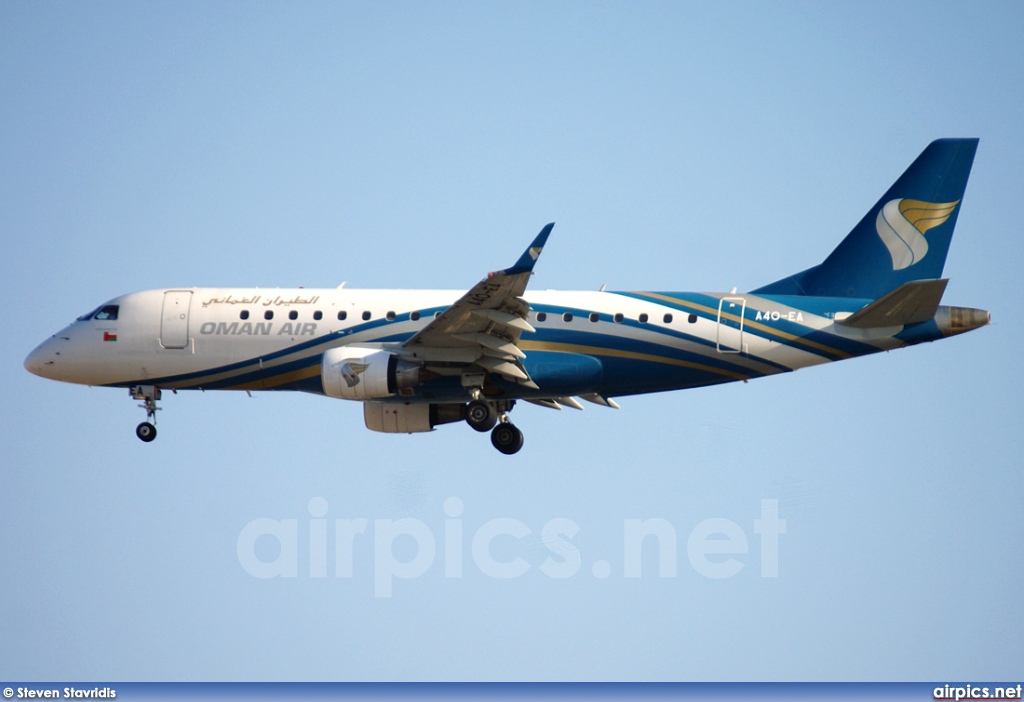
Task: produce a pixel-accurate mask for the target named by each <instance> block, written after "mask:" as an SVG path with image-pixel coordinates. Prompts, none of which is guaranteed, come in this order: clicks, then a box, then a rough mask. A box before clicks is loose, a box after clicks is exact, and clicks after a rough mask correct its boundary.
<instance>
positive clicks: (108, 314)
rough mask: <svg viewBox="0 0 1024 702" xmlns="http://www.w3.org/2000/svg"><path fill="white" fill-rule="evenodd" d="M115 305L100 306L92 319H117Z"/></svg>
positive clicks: (106, 320)
mask: <svg viewBox="0 0 1024 702" xmlns="http://www.w3.org/2000/svg"><path fill="white" fill-rule="evenodd" d="M117 310H118V306H117V305H104V306H103V307H101V308H100V311H99V312H97V313H96V316H95V317H93V319H97V320H100V321H105V322H112V321H114V320H115V319H117Z"/></svg>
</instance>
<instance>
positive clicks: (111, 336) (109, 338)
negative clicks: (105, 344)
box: [103, 332, 117, 341]
mask: <svg viewBox="0 0 1024 702" xmlns="http://www.w3.org/2000/svg"><path fill="white" fill-rule="evenodd" d="M103 340H104V341H117V334H111V333H110V332H103Z"/></svg>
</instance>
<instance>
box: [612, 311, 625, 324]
mask: <svg viewBox="0 0 1024 702" xmlns="http://www.w3.org/2000/svg"><path fill="white" fill-rule="evenodd" d="M613 319H614V320H615V323H616V324H622V321H623V320H624V319H626V318H625V316H623V314H622V313H621V312H616V313H615V317H613Z"/></svg>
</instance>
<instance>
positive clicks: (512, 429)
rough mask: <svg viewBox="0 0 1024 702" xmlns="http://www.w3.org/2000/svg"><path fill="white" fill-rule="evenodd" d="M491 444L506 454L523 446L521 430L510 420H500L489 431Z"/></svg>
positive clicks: (509, 454)
mask: <svg viewBox="0 0 1024 702" xmlns="http://www.w3.org/2000/svg"><path fill="white" fill-rule="evenodd" d="M491 444H492V445H493V446H494V448H496V449H498V450H499V451H501V452H502V453H503V454H505V455H506V456H511V455H512V454H513V453H516V452H517V451H519V449H521V448H522V447H523V432H521V431H519V429H518V428H517V427H516V425H514V424H512V423H511V422H502V423H501V424H499V425H498V426H496V427H494V431H492V432H491Z"/></svg>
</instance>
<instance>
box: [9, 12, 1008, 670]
mask: <svg viewBox="0 0 1024 702" xmlns="http://www.w3.org/2000/svg"><path fill="white" fill-rule="evenodd" d="M1022 31H1024V9H1022V6H1021V5H1020V4H1019V3H1010V2H991V3H848V4H837V3H827V4H826V3H807V4H804V3H775V4H766V3H743V4H739V3H644V4H636V3H612V2H601V3H596V2H595V3H577V2H564V3H555V4H550V3H531V2H524V3H455V2H452V3H444V4H440V5H438V4H433V5H430V4H420V3H392V4H384V5H382V4H366V3H359V4H347V3H294V4H293V3H288V4H285V3H260V4H251V3H245V4H243V3H220V4H217V5H214V6H212V7H207V6H205V5H204V4H200V3H145V4H134V3H107V2H104V3H78V4H67V3H46V2H43V3H5V4H4V5H3V6H2V7H0V124H2V125H3V129H2V130H0V226H2V228H3V234H2V241H3V251H4V255H3V256H2V257H0V271H2V275H0V286H2V287H0V291H2V294H3V295H4V297H5V298H6V299H7V300H8V301H9V303H14V302H17V303H18V304H9V314H8V322H9V324H8V333H7V334H5V335H3V339H2V340H0V349H2V357H3V358H4V359H5V361H6V362H5V363H4V364H3V365H2V368H0V379H2V382H3V385H4V388H5V392H4V393H3V395H2V399H0V403H2V405H0V406H2V407H3V410H4V411H3V416H4V418H5V430H4V433H3V435H4V440H3V441H2V442H0V459H2V465H3V471H2V474H0V476H2V477H0V529H2V533H3V534H4V538H3V539H2V540H0V562H2V564H3V573H4V575H5V577H4V578H2V580H0V626H2V628H3V630H4V631H5V632H6V635H5V636H4V637H3V641H2V642H0V678H3V679H12V680H13V679H56V680H61V679H79V680H96V681H103V680H221V679H226V680H235V679H243V680H244V679H258V680H264V679H266V680H313V679H315V680H406V679H411V680H460V679H474V680H476V679H480V680H492V679H501V680H520V679H524V680H579V679H615V680H717V679H723V680H725V679H728V680H776V679H781V680H789V679H795V680H861V679H866V680H873V679H881V680H932V679H934V680H941V681H949V680H959V679H964V680H967V679H974V680H977V679H982V678H989V679H992V678H995V679H999V678H1007V679H1011V678H1013V676H1015V675H1018V676H1019V674H1020V651H1021V649H1022V647H1024V633H1022V632H1024V605H1022V603H1021V598H1020V588H1019V583H1020V578H1021V576H1022V575H1024V568H1022V565H1021V563H1022V559H1021V558H1020V554H1021V552H1022V550H1024V506H1022V502H1021V500H1020V495H1021V493H1022V488H1024V477H1022V475H1024V472H1022V470H1021V468H1022V461H1021V449H1022V439H1021V436H1022V432H1021V429H1022V426H1021V421H1022V420H1021V416H1022V412H1021V410H1022V409H1024V408H1022V406H1021V405H1022V402H1021V388H1022V382H1021V381H1022V374H1021V371H1020V366H1019V364H1017V363H1015V359H1016V357H1017V356H1018V355H1019V349H1020V348H1021V347H1022V343H1024V339H1022V334H1021V332H1020V328H1019V325H1018V324H1016V322H1015V318H1014V314H1015V313H1014V312H1013V310H1014V307H1013V304H1015V303H1012V300H1013V299H1015V298H1016V297H1017V295H1018V292H1017V290H1016V286H1017V284H1018V282H1019V280H1020V277H1021V273H1022V270H1021V261H1024V250H1022V248H1024V245H1022V242H1021V237H1020V235H1019V234H1020V223H1019V221H1020V220H1019V215H1018V213H1017V209H1019V201H1020V190H1021V188H1020V184H1021V182H1022V177H1024V175H1022V173H1024V172H1022V164H1024V139H1022V137H1021V130H1020V125H1021V123H1022V118H1024V94H1022V93H1021V91H1020V75H1021V71H1022V69H1024V48H1022V46H1021V43H1020V41H1019V38H1020V36H1021V33H1022ZM954 136H956V137H959V136H974V137H979V138H980V139H981V143H980V147H979V150H978V155H977V158H976V160H975V163H974V170H973V174H972V177H971V181H970V183H969V185H968V189H967V193H966V196H965V200H964V204H963V209H962V211H961V214H960V217H959V222H958V226H957V236H956V237H955V238H954V240H953V245H952V247H951V250H950V255H949V259H948V261H947V265H946V271H945V273H946V275H947V276H949V277H950V278H951V282H950V284H949V287H948V289H947V292H946V296H945V301H946V302H947V303H948V304H958V305H964V306H973V307H982V308H987V309H990V310H992V313H993V319H994V324H993V325H992V326H990V327H988V328H985V329H983V330H980V331H976V332H974V333H971V334H968V335H965V336H962V337H958V338H956V339H951V340H946V341H943V342H942V343H938V344H927V345H924V346H918V347H914V348H912V349H906V350H902V351H899V352H894V353H888V354H879V355H877V356H873V357H870V358H864V359H857V360H853V361H849V362H846V363H841V364H832V365H830V366H828V367H819V368H813V369H808V370H804V371H801V372H799V373H795V374H789V375H787V376H784V377H775V378H768V379H764V380H760V381H758V382H752V383H749V384H735V385H730V386H724V387H719V388H709V389H702V390H694V391H688V392H680V393H669V394H663V395H657V396H646V397H635V398H625V399H623V400H622V401H621V405H622V409H621V410H619V411H613V410H605V409H603V408H599V407H588V408H587V410H586V411H585V412H582V413H580V412H572V411H569V410H566V411H563V412H561V413H558V414H556V413H554V412H551V411H549V410H545V409H542V408H538V407H533V406H527V407H521V408H518V409H517V411H516V416H515V419H516V422H517V424H518V425H519V426H520V427H521V428H522V429H523V430H524V431H525V433H526V447H525V448H524V450H523V451H522V452H521V453H520V454H518V455H516V456H515V457H512V458H503V457H500V456H499V455H498V454H497V453H496V452H495V451H494V450H493V449H492V448H491V446H490V445H489V442H488V441H487V439H486V437H483V436H480V435H477V434H475V433H474V432H472V431H471V430H469V429H468V428H467V427H464V426H462V425H452V426H445V427H442V428H440V429H439V430H438V431H437V432H434V433H432V434H428V435H418V436H385V435H377V434H373V433H371V432H368V431H367V430H366V429H365V428H363V426H362V416H361V412H360V410H359V407H358V406H356V405H353V404H348V403H345V402H342V401H334V400H328V399H324V398H320V397H314V396H306V395H297V394H296V395H288V394H282V395H274V394H257V395H256V396H255V397H254V398H252V399H250V398H249V397H247V396H246V395H244V394H233V393H181V394H179V395H177V396H168V397H167V398H166V400H165V401H164V402H163V403H162V404H163V407H164V409H163V411H162V412H161V415H160V417H159V419H160V422H159V427H160V437H159V439H158V440H157V441H156V442H154V443H153V444H150V445H145V444H142V443H141V442H139V441H138V440H136V439H135V437H134V436H133V435H132V433H133V428H134V426H135V424H136V423H137V422H138V421H140V420H141V419H142V414H143V413H142V411H141V410H139V409H138V408H137V407H136V406H135V404H136V403H135V402H133V401H131V400H130V399H129V398H128V396H127V393H125V392H122V391H118V390H109V389H92V388H84V387H78V386H70V385H63V384H58V383H53V382H49V381H44V380H42V379H40V378H37V377H34V376H31V375H30V374H28V373H27V372H25V370H24V369H23V368H22V359H23V358H24V357H25V355H26V354H27V353H28V352H29V351H30V350H31V349H32V347H34V346H35V344H36V343H38V342H39V341H41V340H42V339H43V338H45V337H47V336H48V335H50V334H52V333H53V332H54V331H56V330H57V329H59V328H60V327H61V326H63V325H64V324H66V323H67V322H68V321H70V320H71V319H73V318H74V317H75V316H77V315H78V314H81V313H83V312H85V311H87V310H89V309H92V308H93V307H95V306H96V305H98V304H99V303H101V302H103V301H104V300H107V299H109V298H111V297H114V296H116V295H118V294H121V293H125V292H130V291H134V290H142V289H148V288H159V287H167V286H191V285H195V286H207V285H209V286H249V285H252V286H261V287H276V286H281V287H287V286H298V285H304V286H307V287H314V286H324V287H334V286H336V285H337V284H338V283H340V282H342V281H348V285H349V286H350V287H438V288H457V289H458V288H468V287H470V286H471V285H472V284H473V283H475V282H476V281H477V280H478V279H479V278H480V277H481V276H482V275H483V274H484V273H486V271H488V270H492V269H494V268H497V267H501V266H505V265H509V264H511V263H512V262H513V261H514V260H515V258H516V257H517V256H518V255H519V253H520V252H521V251H522V249H523V248H524V247H525V245H526V244H527V243H529V241H530V239H531V238H532V237H533V236H534V235H535V234H536V232H537V231H539V229H540V228H541V227H542V226H543V225H544V224H545V223H546V222H549V221H555V222H556V223H557V224H556V227H555V230H554V233H553V234H552V236H551V239H550V241H549V243H548V246H547V248H546V249H545V252H544V256H543V257H542V259H541V260H540V262H539V264H538V267H537V275H536V277H535V279H534V281H533V285H534V286H535V287H536V288H538V289H545V288H556V289H596V288H597V287H599V286H600V285H601V284H604V283H606V284H607V285H608V287H609V289H644V290H728V289H729V288H731V287H733V286H736V287H738V288H739V289H740V290H744V289H751V288H754V287H757V286H759V285H762V284H764V283H767V282H770V281H773V280H776V279H778V278H781V277H783V276H785V275H788V274H790V273H793V272H796V271H798V270H802V269H804V268H806V267H808V266H811V265H813V264H815V263H818V262H819V261H820V260H822V259H823V258H824V256H825V255H827V254H828V252H829V251H831V249H832V248H833V247H834V246H835V244H836V243H838V241H839V240H840V239H841V238H842V236H843V235H845V233H846V232H847V231H848V230H849V229H850V228H851V227H852V226H853V225H854V224H855V223H856V222H857V221H858V220H859V219H860V217H861V216H862V215H863V214H864V212H865V211H866V210H867V208H869V207H870V206H871V205H872V204H873V203H874V202H875V200H876V199H877V198H878V197H879V196H880V195H881V194H882V193H883V192H884V191H885V189H886V188H887V187H888V186H889V185H890V184H891V183H892V182H893V181H894V180H895V178H896V177H898V176H899V175H900V173H902V171H903V169H904V168H905V167H906V166H907V165H909V164H910V162H911V161H912V160H913V159H914V158H915V157H916V156H917V155H918V153H920V151H921V150H922V149H923V148H924V147H925V145H927V143H928V142H930V141H931V140H932V139H935V138H939V137H954ZM453 497H454V498H458V500H459V501H460V502H461V504H462V510H461V512H459V515H458V519H459V520H461V526H462V531H463V535H464V549H463V566H464V567H463V574H462V577H458V578H454V577H445V567H444V566H445V558H446V552H445V549H444V546H445V529H446V523H445V521H446V519H451V517H450V515H446V513H445V507H444V506H445V502H446V500H449V498H453ZM316 498H320V500H319V501H317V502H314V505H315V506H317V507H318V508H319V509H318V513H319V514H320V517H313V516H311V514H310V503H311V501H313V500H316ZM762 500H777V501H778V507H779V517H780V518H781V519H785V520H786V533H785V534H783V535H781V536H780V537H779V559H778V567H779V574H778V577H777V578H764V577H761V574H760V567H759V558H760V556H759V554H760V549H761V541H760V539H759V536H758V534H757V533H756V532H755V520H756V519H758V518H759V517H760V516H761V503H762ZM325 505H326V509H327V511H326V513H323V507H324V506H325ZM316 518H321V519H324V520H326V523H327V525H328V526H329V528H330V529H329V531H330V533H331V534H332V535H333V528H334V526H335V523H336V520H344V519H353V518H363V519H367V520H368V525H369V526H368V527H367V530H366V533H365V534H364V535H363V536H361V537H358V538H357V540H356V542H355V543H356V546H355V549H354V552H353V554H352V564H353V577H352V578H350V579H349V578H341V579H339V578H335V577H333V575H334V566H335V563H334V560H335V559H334V557H333V541H332V542H331V543H332V549H331V554H330V555H331V558H330V559H329V563H328V575H329V577H327V578H315V577H310V575H309V572H310V571H309V563H310V549H309V547H308V537H309V532H310V525H311V520H313V519H316ZM403 518H407V519H415V520H418V521H419V523H421V524H422V525H424V526H425V528H426V529H427V530H428V531H429V532H430V533H431V535H432V536H433V538H434V540H435V542H436V554H435V557H434V558H433V560H432V562H431V563H430V565H429V567H428V568H427V569H426V571H425V572H424V573H423V574H422V575H419V576H418V577H414V578H410V579H397V578H396V579H394V580H393V591H392V596H391V597H389V598H385V597H379V596H377V594H378V593H377V592H376V589H375V588H376V586H375V583H376V582H377V581H376V578H375V572H376V570H377V568H378V567H380V559H379V558H378V554H377V551H376V550H375V539H376V538H379V537H380V534H381V533H383V531H382V529H383V528H384V524H385V521H386V520H392V521H391V522H387V524H390V525H392V526H393V525H394V524H395V523H396V521H394V520H400V519H403ZM259 519H271V520H278V521H281V520H295V524H296V529H297V532H296V533H297V547H296V551H297V563H298V569H297V575H296V577H290V578H272V579H260V578H256V577H253V576H252V575H251V574H249V573H248V572H247V571H246V569H245V568H244V567H243V565H242V564H241V562H240V560H239V557H238V555H237V549H238V542H239V537H240V535H241V534H242V533H243V530H244V529H245V528H246V525H248V524H250V523H252V522H253V520H259ZM555 519H561V520H570V521H571V522H573V523H575V524H576V525H577V526H578V527H579V531H578V532H577V533H576V535H575V536H574V537H573V538H572V543H573V544H574V545H575V547H576V548H577V549H578V552H579V554H580V558H581V567H580V569H579V571H578V572H576V573H575V574H574V575H572V576H571V577H568V578H563V579H558V578H553V577H550V576H548V575H546V574H545V573H544V572H543V570H542V568H541V566H542V564H543V562H544V561H545V559H546V558H547V557H548V556H549V555H550V554H551V550H552V548H556V547H558V544H557V543H556V542H554V541H553V540H552V539H550V538H547V537H545V535H544V534H543V533H542V532H543V527H544V525H545V524H547V523H548V522H550V521H551V520H555ZM634 519H660V520H664V522H663V523H666V524H669V525H670V526H671V528H672V529H673V530H674V533H675V534H676V536H677V548H676V555H677V569H676V573H675V575H674V576H670V577H659V574H658V554H657V549H656V548H654V547H653V546H651V544H650V543H649V542H648V543H645V546H644V550H643V553H642V556H643V559H644V560H643V571H642V574H641V577H639V578H627V577H625V567H626V565H625V555H624V545H623V541H624V536H623V534H624V530H625V525H626V522H627V520H634ZM710 519H718V520H728V521H729V522H730V523H732V524H734V525H736V528H737V529H739V530H740V531H741V532H742V534H743V536H744V538H745V539H746V541H747V552H746V553H740V554H737V555H735V559H736V560H737V561H739V562H740V563H742V565H743V567H742V569H741V570H739V572H738V573H736V574H735V575H733V576H732V577H728V578H709V577H706V576H705V575H703V574H702V573H701V572H700V571H699V569H698V568H695V567H694V566H693V564H692V562H691V559H690V558H689V552H688V550H687V542H688V538H689V536H690V535H691V534H692V533H693V532H694V530H696V529H698V528H699V525H701V524H702V523H704V522H705V521H706V520H710ZM378 520H380V521H379V522H378ZM492 520H515V521H516V522H518V523H521V524H523V525H526V527H527V528H528V529H529V534H527V535H526V536H524V537H523V538H521V539H515V538H512V537H507V536H506V537H503V538H502V539H499V540H497V541H495V542H494V553H495V556H496V557H498V558H500V559H502V560H512V559H514V558H516V557H519V558H522V559H523V560H524V561H525V562H526V563H527V564H528V565H529V566H530V567H529V569H528V570H527V571H526V572H525V573H524V574H523V575H521V576H519V577H515V578H508V579H498V578H495V577H491V576H490V575H488V574H487V573H486V572H483V570H482V569H481V568H479V567H477V564H476V563H475V562H474V560H473V558H472V557H471V541H472V538H473V536H474V534H476V533H478V532H479V530H480V529H481V528H483V527H484V525H485V524H487V523H489V522H492ZM282 523H283V522H282ZM378 523H380V524H381V529H377V526H378ZM332 538H333V536H332ZM393 547H394V548H393V553H394V554H395V558H397V559H399V560H409V559H411V558H413V557H414V556H415V555H416V553H417V549H416V542H414V541H413V540H412V539H411V537H400V538H398V539H397V540H396V541H395V542H394V544H393ZM275 548H277V547H276V546H275V545H274V544H272V543H269V542H268V539H267V538H264V539H263V540H262V541H260V542H258V543H257V544H256V546H254V549H255V550H256V552H257V553H259V554H260V557H261V558H263V559H273V558H275V557H276V555H275V554H277V552H276V551H275ZM599 562H600V563H606V564H607V566H608V568H607V572H608V575H607V577H604V578H600V577H597V576H596V575H595V572H601V568H602V567H603V566H600V565H597V566H595V564H599Z"/></svg>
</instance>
